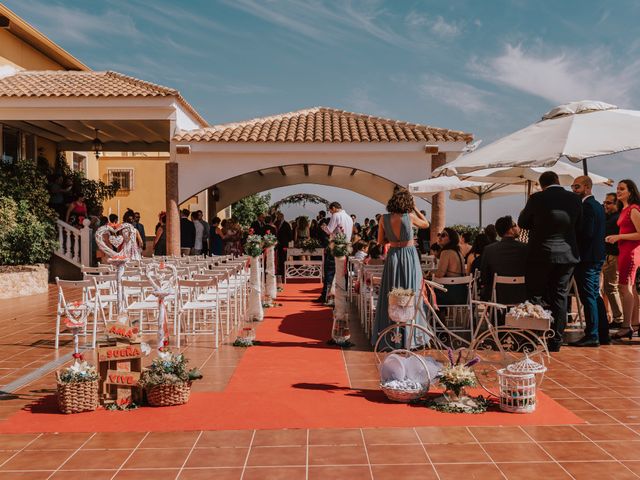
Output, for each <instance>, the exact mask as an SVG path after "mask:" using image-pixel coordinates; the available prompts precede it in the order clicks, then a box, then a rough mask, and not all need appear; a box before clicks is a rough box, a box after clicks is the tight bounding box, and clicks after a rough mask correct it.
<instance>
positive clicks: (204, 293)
mask: <svg viewBox="0 0 640 480" xmlns="http://www.w3.org/2000/svg"><path fill="white" fill-rule="evenodd" d="M178 287H179V288H180V289H181V291H182V290H184V291H186V293H187V295H186V300H185V299H182V298H181V304H180V307H179V312H178V321H177V325H178V329H177V337H178V348H180V345H181V341H182V335H183V330H184V332H185V334H188V335H213V336H214V338H215V346H216V348H217V347H218V343H219V332H218V331H219V329H220V310H219V306H220V302H219V300H218V281H217V279H216V278H209V279H207V280H178ZM185 314H186V315H187V318H186V322H185V319H184V315H185ZM199 317H200V318H199ZM209 317H210V318H211V320H209ZM209 325H210V327H209ZM199 326H200V327H201V328H199ZM208 327H209V328H208Z"/></svg>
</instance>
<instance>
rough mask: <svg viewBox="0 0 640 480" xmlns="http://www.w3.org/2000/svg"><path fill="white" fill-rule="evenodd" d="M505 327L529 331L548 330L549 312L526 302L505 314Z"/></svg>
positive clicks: (549, 322)
mask: <svg viewBox="0 0 640 480" xmlns="http://www.w3.org/2000/svg"><path fill="white" fill-rule="evenodd" d="M505 325H507V326H509V327H517V328H523V329H529V330H548V329H549V328H550V325H551V312H550V311H549V310H545V309H544V308H542V306H540V305H535V304H533V303H530V302H529V301H526V302H524V303H521V304H520V305H516V306H515V307H512V308H511V309H510V310H509V312H507V316H506V319H505Z"/></svg>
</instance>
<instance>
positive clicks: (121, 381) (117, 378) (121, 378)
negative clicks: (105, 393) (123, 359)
mask: <svg viewBox="0 0 640 480" xmlns="http://www.w3.org/2000/svg"><path fill="white" fill-rule="evenodd" d="M138 380H140V374H139V373H138V372H120V371H118V370H109V371H107V379H106V382H105V383H108V384H111V385H124V386H126V387H135V386H136V385H137V384H138Z"/></svg>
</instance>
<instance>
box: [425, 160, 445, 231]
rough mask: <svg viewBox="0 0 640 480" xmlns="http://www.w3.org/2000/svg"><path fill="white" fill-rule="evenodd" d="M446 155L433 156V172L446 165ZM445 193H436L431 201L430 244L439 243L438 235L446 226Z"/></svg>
mask: <svg viewBox="0 0 640 480" xmlns="http://www.w3.org/2000/svg"><path fill="white" fill-rule="evenodd" d="M446 159H447V157H446V153H437V154H435V155H432V156H431V171H432V172H433V171H434V170H435V169H436V168H438V167H441V166H442V165H444V164H445V163H446ZM445 198H446V197H445V192H440V193H436V194H435V195H434V196H433V197H432V199H431V231H430V239H429V243H431V244H434V243H436V242H437V241H438V233H440V232H441V231H442V229H443V228H444V227H445V226H446V214H447V212H446V206H445Z"/></svg>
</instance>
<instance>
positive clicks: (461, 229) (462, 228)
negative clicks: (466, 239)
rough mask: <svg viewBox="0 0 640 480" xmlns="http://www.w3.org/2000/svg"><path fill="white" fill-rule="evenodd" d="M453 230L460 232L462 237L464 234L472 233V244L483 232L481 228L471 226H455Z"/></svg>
mask: <svg viewBox="0 0 640 480" xmlns="http://www.w3.org/2000/svg"><path fill="white" fill-rule="evenodd" d="M451 228H453V229H454V230H455V231H456V232H458V234H459V235H462V234H463V233H470V234H471V242H470V243H473V241H474V240H475V239H476V236H477V235H478V234H479V233H480V232H481V231H482V229H481V228H480V227H472V226H471V225H453V226H452V227H451Z"/></svg>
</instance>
